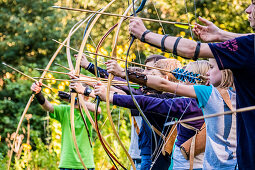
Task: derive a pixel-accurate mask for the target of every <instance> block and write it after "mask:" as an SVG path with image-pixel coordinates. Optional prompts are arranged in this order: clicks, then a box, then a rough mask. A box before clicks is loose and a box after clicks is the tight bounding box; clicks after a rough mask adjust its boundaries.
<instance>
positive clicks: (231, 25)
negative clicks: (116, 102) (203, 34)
mask: <svg viewBox="0 0 255 170" xmlns="http://www.w3.org/2000/svg"><path fill="white" fill-rule="evenodd" d="M98 2H99V1H96V0H90V1H89V0H85V1H81V0H73V1H66V0H54V1H47V0H37V1H32V0H0V6H1V7H0V11H1V12H0V22H1V23H2V24H1V26H0V49H1V50H0V59H1V61H4V62H6V63H8V64H10V65H12V66H14V67H16V68H18V69H19V70H21V71H23V72H25V73H26V74H28V75H30V76H32V77H39V76H40V74H41V72H38V71H34V70H33V69H32V68H38V67H39V68H44V67H45V66H46V65H47V63H48V61H49V59H50V56H52V55H53V53H54V52H55V50H56V49H57V47H58V44H56V43H55V42H53V41H51V39H56V40H59V41H63V40H64V39H65V37H67V35H68V33H69V30H70V29H71V27H72V26H73V25H74V24H75V23H76V22H77V21H78V20H80V19H82V18H85V17H87V16H88V15H89V14H85V13H79V12H72V11H63V10H55V9H53V8H50V6H52V5H60V6H70V7H74V8H86V9H91V10H98V9H100V8H102V7H104V6H105V4H106V3H109V2H110V0H107V1H104V2H101V1H100V3H98ZM194 2H196V12H194ZM249 3H250V0H244V1H241V0H214V1H212V0H199V1H198V0H195V1H194V0H186V4H187V11H188V16H187V14H186V8H185V4H184V1H183V0H176V1H172V0H159V1H153V2H150V1H148V2H147V4H146V6H145V9H144V10H143V11H142V12H141V13H139V14H138V16H141V17H146V18H154V19H158V16H159V18H160V19H162V20H169V21H177V22H186V23H187V22H188V21H189V20H190V22H191V23H192V24H194V23H195V22H196V18H197V16H202V17H204V18H206V19H208V20H210V21H212V22H214V23H215V24H216V25H218V26H219V27H220V28H221V29H224V30H227V31H232V32H238V33H246V32H251V31H252V30H251V28H250V27H249V23H248V22H247V15H246V14H245V12H244V10H245V8H246V7H247V6H248V5H249ZM127 5H128V2H127V1H125V2H123V1H116V2H115V3H114V4H113V5H112V6H111V7H110V10H109V11H108V12H112V13H119V14H122V13H123V12H124V10H125V9H126V7H127ZM155 8H156V9H157V10H155ZM195 14H196V15H195ZM188 18H189V20H188ZM117 21H118V18H115V17H109V16H103V15H102V16H101V17H100V19H99V22H97V23H96V26H95V27H94V28H93V30H92V33H91V38H90V39H89V42H88V43H89V44H87V45H86V50H88V51H91V52H94V50H95V46H96V44H97V43H98V41H99V40H100V38H101V37H102V36H103V35H104V34H105V33H106V31H107V30H108V29H109V28H110V27H111V26H113V25H114V24H115V23H116V22H117ZM145 24H146V26H147V28H148V29H150V30H152V31H153V32H158V33H160V34H163V33H166V34H170V35H173V36H182V37H185V38H190V39H191V38H192V36H191V34H190V32H189V30H184V29H181V28H176V27H175V26H173V25H169V24H163V27H161V25H160V24H159V23H150V22H145ZM84 27H85V25H84V26H83V27H82V29H80V30H78V31H77V33H75V34H74V35H73V36H72V38H71V46H72V47H74V48H76V49H78V48H79V45H80V42H81V40H82V35H83V28H84ZM113 36H114V33H112V34H110V35H109V37H108V38H107V39H106V41H105V42H104V44H103V47H102V48H101V49H100V53H101V54H104V55H110V53H111V48H112V47H111V46H112V39H113ZM194 39H196V38H194ZM128 40H129V33H128V21H126V22H124V23H123V25H122V29H121V31H120V35H119V41H118V49H117V53H118V57H119V58H122V59H125V54H126V51H127V47H128ZM64 50H65V49H63V51H61V53H60V54H59V55H58V56H57V58H56V62H57V63H59V64H61V65H64V66H66V65H67V61H66V56H65V55H64V54H65V51H64ZM73 54H74V52H72V55H73ZM151 54H161V55H164V56H166V57H168V58H171V57H173V56H172V55H171V54H170V53H162V52H161V51H160V50H159V49H156V48H153V47H150V46H149V45H148V44H142V43H140V42H138V41H137V42H136V43H135V44H134V45H133V48H132V52H131V55H130V57H129V61H132V60H133V61H135V62H138V63H140V62H143V61H144V60H145V58H146V56H148V55H151ZM91 57H94V56H93V55H91ZM98 58H99V61H101V62H102V63H103V62H104V61H106V60H107V59H105V58H102V57H98ZM175 58H177V59H178V60H180V61H181V63H182V64H187V63H188V62H189V61H188V60H184V59H182V58H180V57H175ZM73 61H74V59H73ZM91 61H92V62H94V61H93V59H92V60H91ZM120 64H121V65H122V66H124V63H122V62H120ZM100 66H101V67H103V68H105V66H104V65H103V64H101V65H100ZM0 70H1V71H0V117H1V119H0V134H1V142H0V164H1V167H0V169H2V168H3V169H4V167H3V166H5V164H4V163H5V162H6V161H7V157H6V153H7V150H8V147H7V144H6V142H4V141H5V139H6V138H7V134H11V133H13V132H14V131H15V129H16V127H17V124H18V121H19V119H20V116H21V113H22V112H23V109H24V108H25V105H26V102H27V100H28V99H29V97H30V95H31V91H30V86H31V83H32V82H31V81H30V80H28V79H27V78H25V77H24V76H20V75H19V74H17V73H16V72H14V71H12V70H10V69H8V68H5V67H3V65H0ZM51 70H56V71H62V72H63V71H65V72H67V71H66V70H63V69H62V68H59V67H57V66H54V65H53V66H52V67H51ZM83 73H84V74H87V75H90V74H89V73H87V72H85V71H83ZM47 77H48V78H63V79H66V78H67V77H66V76H65V75H53V74H47ZM44 83H46V84H48V85H49V86H51V87H52V88H53V89H54V91H53V92H50V90H49V89H46V88H45V89H44V90H43V91H44V93H45V94H46V96H47V98H48V99H49V100H50V101H51V102H52V103H54V104H59V103H60V101H59V100H58V98H57V91H58V90H62V91H64V90H66V91H68V90H69V89H68V85H69V83H68V82H57V81H54V80H52V81H44ZM112 107H114V108H115V106H112ZM101 108H102V114H101V117H100V119H99V124H100V127H101V132H102V134H103V136H104V137H105V138H106V140H107V141H108V142H109V143H110V144H112V146H113V149H114V150H115V151H116V152H117V153H118V156H119V157H120V161H121V162H123V163H124V164H125V165H126V166H127V167H128V166H129V162H128V160H127V159H126V157H125V156H124V151H122V150H121V149H120V146H119V145H118V143H117V140H116V139H115V137H114V136H113V134H112V129H111V127H110V124H109V122H107V116H106V114H105V113H106V108H105V105H104V103H101ZM28 113H30V114H33V117H32V119H31V121H30V122H31V129H32V133H31V139H32V140H31V150H30V154H31V156H32V158H33V159H30V158H29V157H28V155H27V153H28V150H25V149H24V150H23V152H22V156H21V159H16V161H15V163H14V165H13V166H14V167H21V168H25V167H27V166H30V168H33V169H42V168H47V167H50V168H51V169H57V165H58V161H59V154H60V148H61V146H60V140H61V127H60V124H59V123H58V122H56V121H54V120H50V121H49V118H48V117H47V113H45V112H44V111H43V110H42V109H41V108H40V106H39V104H38V103H37V102H36V101H34V102H33V103H32V104H31V106H30V109H29V111H28ZM119 115H120V116H119ZM129 115H130V114H129V110H127V109H122V108H121V109H119V108H115V109H114V111H113V120H114V122H115V124H116V126H117V124H118V122H119V124H120V126H119V133H120V137H121V139H122V141H124V144H125V146H126V148H128V147H129V141H130V140H129V138H130V118H129ZM119 117H120V120H119ZM105 121H106V123H104V122H105ZM26 124H27V122H26V121H24V123H23V126H22V127H23V129H25V130H27V129H26ZM25 139H26V137H25ZM25 139H24V140H25ZM93 139H94V142H93V144H94V158H95V163H96V167H98V168H101V167H103V168H104V169H105V168H110V167H111V166H112V165H111V164H110V160H109V159H108V158H107V155H106V154H105V152H104V151H103V148H102V147H101V144H100V142H99V140H98V139H97V137H96V133H94V136H93ZM101 153H104V154H101ZM28 160H29V161H28ZM26 161H27V162H29V163H27V162H26Z"/></svg>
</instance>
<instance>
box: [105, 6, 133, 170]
mask: <svg viewBox="0 0 255 170" xmlns="http://www.w3.org/2000/svg"><path fill="white" fill-rule="evenodd" d="M131 7H132V5H130V6H129V7H128V8H127V10H126V11H125V12H124V14H123V15H124V16H126V15H127V14H128V12H129V10H130V9H131ZM124 20H125V18H124V17H122V18H121V19H120V21H119V24H118V29H117V31H116V33H115V36H114V40H113V48H112V57H114V58H116V57H117V41H118V34H119V31H120V28H121V24H122V22H123V21H124ZM113 78H114V76H113V75H112V74H111V73H110V74H109V77H108V83H107V91H106V109H107V114H108V119H109V121H110V123H111V126H112V129H113V133H114V135H115V136H116V138H117V139H118V141H119V143H120V145H121V147H122V148H123V150H124V152H125V154H126V155H127V157H128V159H129V161H130V162H131V165H132V167H133V169H136V168H135V164H134V162H133V160H132V158H131V156H130V155H129V153H128V151H127V150H126V148H125V146H124V144H123V143H122V142H121V140H120V137H119V135H118V133H117V130H116V128H115V126H114V123H113V120H112V115H111V110H110V101H109V96H110V88H111V82H112V80H113Z"/></svg>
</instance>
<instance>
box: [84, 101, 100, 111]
mask: <svg viewBox="0 0 255 170" xmlns="http://www.w3.org/2000/svg"><path fill="white" fill-rule="evenodd" d="M85 104H86V106H87V108H88V110H89V111H91V112H95V104H94V103H90V102H85ZM98 113H101V108H100V107H99V108H98Z"/></svg>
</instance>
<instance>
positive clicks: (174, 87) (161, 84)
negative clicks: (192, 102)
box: [146, 75, 196, 98]
mask: <svg viewBox="0 0 255 170" xmlns="http://www.w3.org/2000/svg"><path fill="white" fill-rule="evenodd" d="M146 86H148V87H150V88H153V89H155V90H158V91H163V92H171V93H174V94H177V95H179V96H186V97H192V98H196V93H195V90H194V88H193V86H192V85H183V84H180V83H174V82H171V81H168V80H166V79H163V78H160V77H157V76H152V75H147V82H146Z"/></svg>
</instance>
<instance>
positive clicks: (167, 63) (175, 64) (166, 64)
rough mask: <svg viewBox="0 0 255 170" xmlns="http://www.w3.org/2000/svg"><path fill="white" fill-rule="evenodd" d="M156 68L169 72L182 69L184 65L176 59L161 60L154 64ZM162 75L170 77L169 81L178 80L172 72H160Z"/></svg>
mask: <svg viewBox="0 0 255 170" xmlns="http://www.w3.org/2000/svg"><path fill="white" fill-rule="evenodd" d="M154 67H158V68H161V69H163V70H167V71H172V70H174V69H176V68H181V67H182V65H181V63H180V61H178V60H176V59H161V60H158V61H157V62H156V63H155V64H154ZM160 73H161V74H162V75H166V76H168V79H169V80H171V81H176V78H175V77H174V76H173V75H172V74H171V73H170V72H166V71H161V70H160Z"/></svg>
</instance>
